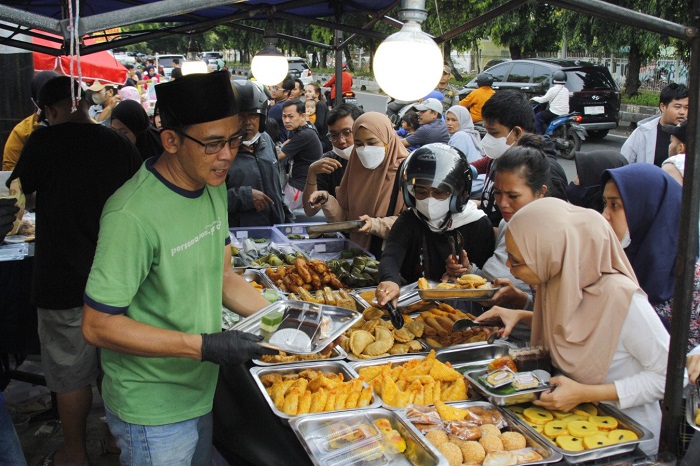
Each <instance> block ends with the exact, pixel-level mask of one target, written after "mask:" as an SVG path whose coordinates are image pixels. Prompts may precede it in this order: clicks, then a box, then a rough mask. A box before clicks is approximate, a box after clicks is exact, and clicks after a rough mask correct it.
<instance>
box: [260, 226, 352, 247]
mask: <svg viewBox="0 0 700 466" xmlns="http://www.w3.org/2000/svg"><path fill="white" fill-rule="evenodd" d="M311 225H324V224H323V223H313V222H310V223H279V224H276V225H273V227H274V228H275V229H276V230H277V231H279V232H280V234H282V235H284V236H285V237H286V238H287V240H288V241H290V242H292V241H310V240H320V241H322V240H325V239H329V238H341V239H342V238H344V236H343V234H342V233H340V232H337V231H336V232H330V233H323V234H322V235H321V236H319V237H317V238H311V237H310V236H309V233H308V232H307V231H306V227H308V226H311ZM290 236H291V238H290Z"/></svg>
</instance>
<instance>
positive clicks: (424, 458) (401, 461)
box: [289, 408, 448, 466]
mask: <svg viewBox="0 0 700 466" xmlns="http://www.w3.org/2000/svg"><path fill="white" fill-rule="evenodd" d="M361 413H362V414H361V415H360V414H359V413H358V412H335V413H330V414H325V413H323V414H312V415H309V416H299V417H297V418H294V419H292V420H290V421H289V424H290V426H291V428H292V430H293V431H294V433H295V434H296V436H297V438H298V439H299V441H300V442H301V444H302V446H303V447H304V450H306V452H307V453H308V454H309V457H310V458H311V461H312V462H313V463H314V464H315V465H316V466H329V464H331V463H330V461H332V457H331V456H330V455H326V456H325V459H324V456H322V455H321V453H322V452H321V451H319V450H318V448H316V447H315V446H314V445H313V443H312V442H311V439H310V437H311V435H313V433H314V432H315V431H317V430H318V429H322V428H324V427H326V426H329V425H332V424H335V423H352V422H354V421H355V420H356V419H358V418H361V416H366V417H368V418H369V419H371V420H372V421H374V420H376V419H381V418H385V419H388V420H389V422H390V423H391V426H392V427H393V428H394V429H396V430H397V431H398V432H399V433H400V434H401V436H402V437H403V438H404V440H406V450H405V451H404V452H403V453H396V454H393V455H390V456H389V463H388V464H389V465H392V466H411V465H418V464H419V465H421V466H448V462H447V460H446V459H445V457H443V456H442V455H441V454H440V453H439V452H438V451H437V449H436V448H435V447H434V446H433V445H431V444H430V442H428V441H427V439H426V438H425V437H424V436H423V435H421V434H420V432H418V429H416V428H415V427H414V426H413V424H412V423H411V422H409V421H407V420H406V419H404V418H402V417H401V416H399V415H398V414H397V413H395V412H393V411H387V410H385V409H382V408H373V409H364V410H362V411H361ZM332 464H337V463H332Z"/></svg>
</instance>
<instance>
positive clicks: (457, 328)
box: [452, 319, 504, 345]
mask: <svg viewBox="0 0 700 466" xmlns="http://www.w3.org/2000/svg"><path fill="white" fill-rule="evenodd" d="M472 327H484V328H494V327H498V330H497V331H495V332H493V333H491V334H489V336H488V338H487V339H486V343H488V344H489V345H490V344H492V343H493V342H494V341H496V338H498V335H499V334H500V332H501V330H502V329H503V328H504V327H503V322H502V321H501V319H496V320H489V321H486V322H474V321H473V320H472V319H459V320H457V321H455V323H454V324H452V331H453V332H463V331H465V330H469V329H470V328H472Z"/></svg>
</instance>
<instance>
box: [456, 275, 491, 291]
mask: <svg viewBox="0 0 700 466" xmlns="http://www.w3.org/2000/svg"><path fill="white" fill-rule="evenodd" d="M457 284H459V285H460V286H461V287H462V288H478V287H480V286H482V285H484V284H486V279H485V278H484V277H481V276H479V275H475V274H473V273H467V274H464V275H462V276H461V277H459V278H458V279H457Z"/></svg>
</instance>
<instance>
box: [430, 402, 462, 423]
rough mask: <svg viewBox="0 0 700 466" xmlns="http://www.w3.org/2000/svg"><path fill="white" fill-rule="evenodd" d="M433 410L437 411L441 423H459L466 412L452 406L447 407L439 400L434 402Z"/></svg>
mask: <svg viewBox="0 0 700 466" xmlns="http://www.w3.org/2000/svg"><path fill="white" fill-rule="evenodd" d="M435 408H436V409H437V412H438V414H439V415H440V419H442V420H443V421H446V422H449V421H461V420H462V419H464V418H465V416H466V415H467V411H465V410H463V409H459V408H455V407H454V406H448V405H446V404H445V403H443V402H442V401H440V400H435Z"/></svg>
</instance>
